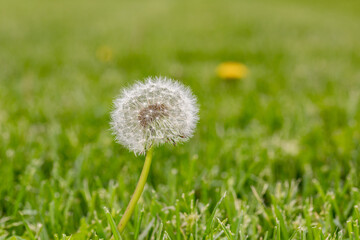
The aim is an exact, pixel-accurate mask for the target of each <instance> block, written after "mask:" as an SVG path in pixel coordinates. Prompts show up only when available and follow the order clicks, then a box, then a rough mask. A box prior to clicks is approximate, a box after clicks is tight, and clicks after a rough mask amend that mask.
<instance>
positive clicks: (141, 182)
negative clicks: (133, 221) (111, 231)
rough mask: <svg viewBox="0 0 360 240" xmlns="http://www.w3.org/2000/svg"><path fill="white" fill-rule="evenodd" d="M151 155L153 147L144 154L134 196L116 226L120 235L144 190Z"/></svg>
mask: <svg viewBox="0 0 360 240" xmlns="http://www.w3.org/2000/svg"><path fill="white" fill-rule="evenodd" d="M152 153H153V147H151V148H150V149H149V150H148V152H147V153H146V157H145V163H144V166H143V169H142V171H141V175H140V178H139V181H138V183H137V185H136V188H135V191H134V194H133V195H132V197H131V200H130V202H129V204H128V206H127V207H126V210H125V213H124V215H123V216H122V218H121V220H120V223H119V225H118V230H119V232H120V233H121V232H123V231H124V228H125V226H126V224H127V222H128V221H129V219H130V217H131V215H132V213H133V211H134V209H135V206H136V203H137V202H138V200H139V198H140V196H141V194H142V192H143V190H144V186H145V183H146V179H147V176H148V175H149V170H150V165H151V160H152Z"/></svg>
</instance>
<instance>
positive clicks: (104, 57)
mask: <svg viewBox="0 0 360 240" xmlns="http://www.w3.org/2000/svg"><path fill="white" fill-rule="evenodd" d="M96 57H97V59H98V60H99V61H101V62H110V61H111V60H112V58H113V51H112V49H111V48H110V47H109V46H106V45H104V46H101V47H99V48H98V49H97V51H96Z"/></svg>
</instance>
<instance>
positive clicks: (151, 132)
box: [111, 77, 199, 154]
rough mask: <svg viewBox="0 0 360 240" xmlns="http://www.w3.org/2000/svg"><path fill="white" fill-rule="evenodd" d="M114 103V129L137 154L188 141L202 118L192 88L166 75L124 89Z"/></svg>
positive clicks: (122, 140)
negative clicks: (167, 144)
mask: <svg viewBox="0 0 360 240" xmlns="http://www.w3.org/2000/svg"><path fill="white" fill-rule="evenodd" d="M114 106H115V109H114V110H113V112H112V113H111V126H112V130H113V132H114V134H115V136H116V139H117V141H118V142H119V143H120V144H122V145H124V146H125V147H127V148H129V149H130V150H131V151H133V152H134V153H135V154H142V153H145V152H146V150H147V149H149V148H150V147H151V146H152V145H160V144H163V143H166V142H168V143H172V144H174V145H175V144H176V143H180V142H185V141H187V140H188V139H189V138H190V137H192V135H193V132H194V130H195V127H196V124H197V122H198V119H199V118H198V106H197V103H196V98H195V96H194V95H193V94H192V92H191V90H190V89H189V88H188V87H185V86H184V85H182V84H180V83H179V82H177V81H174V80H171V79H168V78H164V77H155V78H147V79H146V80H145V82H137V83H136V84H134V85H133V86H131V87H130V88H127V89H124V90H123V91H122V93H121V94H120V96H119V97H118V98H117V99H115V101H114Z"/></svg>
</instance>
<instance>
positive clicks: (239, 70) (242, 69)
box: [216, 62, 249, 79]
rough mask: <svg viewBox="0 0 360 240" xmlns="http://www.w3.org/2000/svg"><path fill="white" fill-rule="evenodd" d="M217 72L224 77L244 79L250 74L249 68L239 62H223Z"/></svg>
mask: <svg viewBox="0 0 360 240" xmlns="http://www.w3.org/2000/svg"><path fill="white" fill-rule="evenodd" d="M216 72H217V75H218V77H220V78H222V79H242V78H245V77H246V76H247V75H248V73H249V70H248V68H247V67H246V66H245V65H244V64H242V63H239V62H223V63H221V64H220V65H219V66H218V67H217V69H216Z"/></svg>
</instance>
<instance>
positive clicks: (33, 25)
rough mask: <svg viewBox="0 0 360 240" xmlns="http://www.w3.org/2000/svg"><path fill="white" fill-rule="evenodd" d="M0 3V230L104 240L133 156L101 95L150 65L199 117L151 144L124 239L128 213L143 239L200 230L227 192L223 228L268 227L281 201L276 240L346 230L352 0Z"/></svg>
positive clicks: (251, 230)
mask: <svg viewBox="0 0 360 240" xmlns="http://www.w3.org/2000/svg"><path fill="white" fill-rule="evenodd" d="M1 5H2V6H1V7H0V238H1V239H7V238H8V237H10V236H12V235H14V236H15V235H17V236H21V237H22V238H25V239H37V238H41V239H54V234H58V236H62V234H66V235H67V236H70V235H71V234H75V235H73V236H74V238H75V239H96V238H97V237H100V238H105V239H107V238H109V236H110V235H111V232H110V228H109V226H108V222H107V221H106V216H105V213H104V210H103V207H107V208H109V209H110V212H111V215H112V217H113V218H114V219H115V221H118V219H119V216H121V214H120V213H121V212H122V211H121V209H122V208H123V207H125V206H126V204H127V202H128V200H129V198H130V196H131V194H132V192H133V189H134V187H135V185H136V182H137V179H138V176H139V174H140V171H141V167H142V163H143V158H142V157H135V156H134V155H133V154H132V153H130V152H128V150H127V149H125V148H123V147H122V146H120V145H118V144H117V143H115V141H114V139H113V136H112V135H111V132H110V130H109V128H110V126H109V120H110V117H109V113H110V111H111V109H112V100H113V99H114V98H115V97H116V96H117V95H118V94H119V92H120V89H121V88H123V87H124V86H129V85H130V84H132V83H133V82H134V81H136V80H142V79H144V78H145V77H147V76H157V75H162V76H168V77H171V78H174V79H178V80H180V81H181V82H183V83H184V84H186V85H189V86H190V87H191V88H192V89H193V92H194V94H195V95H197V96H198V101H199V104H200V109H201V110H200V119H201V120H200V122H199V124H198V129H197V131H196V134H195V136H194V138H193V139H192V140H191V141H190V142H189V143H185V144H182V145H179V146H177V147H175V148H174V147H173V146H163V147H160V148H159V149H157V150H156V152H155V155H154V162H153V166H152V169H151V172H150V177H149V179H148V184H147V187H146V190H145V192H144V194H143V198H142V201H141V202H140V204H139V207H138V208H139V209H137V212H136V213H135V216H134V217H133V220H132V222H130V224H129V227H128V230H127V232H126V233H125V235H124V237H125V239H134V237H135V235H136V231H137V230H136V229H137V228H136V226H137V225H136V224H137V223H139V221H138V220H137V219H139V216H140V209H144V215H143V219H142V223H139V225H140V227H139V229H140V230H139V232H140V233H141V234H142V238H143V239H147V238H150V237H151V236H163V235H164V231H166V232H167V234H168V236H169V237H171V238H172V239H175V236H181V239H183V238H184V239H186V238H190V236H191V235H192V236H199V237H204V236H207V234H208V232H207V230H206V229H208V228H209V225H208V224H207V222H208V221H209V218H211V213H212V211H213V209H214V207H215V205H216V203H217V202H218V201H219V199H220V198H221V196H223V193H224V192H227V193H228V197H226V198H225V200H224V203H223V205H220V206H219V209H218V211H217V215H216V216H218V217H219V218H220V219H221V220H224V219H227V220H226V221H225V222H224V224H225V225H226V227H227V228H228V229H230V231H232V232H233V233H234V232H236V230H237V229H238V226H240V229H241V230H242V232H243V233H245V234H246V235H249V236H250V237H252V238H253V239H259V238H260V237H263V236H264V235H265V234H266V233H268V234H270V235H271V236H273V235H272V234H273V233H274V232H275V233H276V231H277V230H276V228H275V226H277V224H278V221H277V220H276V219H279V215H276V214H277V213H276V211H275V212H272V209H274V206H278V207H279V208H280V209H281V213H282V214H283V218H284V220H283V225H282V227H281V229H286V230H284V231H285V232H283V230H282V232H281V233H279V234H281V236H282V237H283V238H284V239H286V237H289V236H291V235H292V234H297V233H298V231H300V232H301V231H304V232H306V234H310V233H311V232H312V231H313V230H312V227H314V226H316V227H319V228H321V229H322V231H323V232H324V234H333V233H338V232H341V231H343V232H344V234H345V235H346V231H347V230H346V229H347V225H346V221H347V220H349V218H350V217H352V216H353V215H352V214H355V212H354V206H356V204H359V201H360V194H359V191H358V187H359V180H360V179H359V176H358V172H359V170H360V167H359V150H360V148H359V142H360V124H359V121H358V120H359V117H360V106H359V104H360V101H359V96H360V88H359V87H360V44H359V39H360V31H359V21H360V14H359V13H360V2H359V1H357V0H347V1H332V0H330V1H325V0H319V1H315V2H314V1H310V0H305V1H295V0H294V1H285V0H272V1H267V0H254V1H230V0H222V1H215V0H206V1H205V0H200V1H190V0H185V1H175V0H172V1H165V0H155V1H145V0H139V1H111V0H105V1H101V2H95V1H84V0H78V1H68V0H65V1H61V2H60V1H45V0H34V1H20V0H12V1H5V2H2V4H1ZM227 62H235V63H241V64H242V65H241V66H243V67H244V68H245V69H246V72H247V74H241V73H238V72H236V71H238V70H236V68H235V70H233V69H231V67H230V70H226V63H227ZM224 63H225V70H221V69H219V65H220V64H224ZM220 66H224V65H220ZM219 71H220V72H219ZM221 71H225V73H221ZM227 71H230V72H231V71H235V75H236V76H235V77H229V78H230V79H229V78H227V77H226V73H227ZM224 74H225V76H224ZM332 199H335V200H332ZM295 202H296V204H297V205H298V206H299V207H295V206H294V203H295ZM191 204H192V205H191ZM194 204H195V205H194ZM205 206H207V207H205ZM310 208H311V211H313V212H312V214H310V215H309V216H308V215H306V214H304V212H306V211H305V210H304V209H310ZM215 210H216V209H215ZM309 211H310V210H309ZM240 213H241V214H240ZM179 219H180V222H181V224H180V223H179V221H177V220H179ZM351 219H353V218H351ZM307 221H308V222H307ZM195 222H197V223H196V224H195ZM307 223H308V225H307ZM310 223H311V224H310ZM161 224H163V225H161ZM216 224H217V221H216ZM160 225H161V226H163V228H162V229H160ZM195 226H196V228H195ZM216 226H217V225H216ZM216 226H215V225H210V227H214V232H220V233H221V228H220V226H218V227H217V228H216ZM303 226H304V228H301V229H300V227H303ZM278 229H279V228H278ZM299 229H300V230H299ZM304 229H305V230H304ZM316 229H317V228H316ZM314 231H315V230H314ZM179 232H181V235H180V233H179ZM223 233H224V232H223ZM156 234H158V235H156ZM159 234H160V235H159ZM177 234H178V235H177ZM311 234H312V235H311ZM311 234H310V235H311V236H313V235H315V233H311ZM270 235H269V236H270ZM310 235H308V236H310ZM345 235H344V236H345ZM220 236H221V235H220ZM221 237H224V235H222V236H221ZM59 238H60V237H59ZM64 239H65V238H64ZM178 239H179V238H178ZM221 239H222V238H221Z"/></svg>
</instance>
